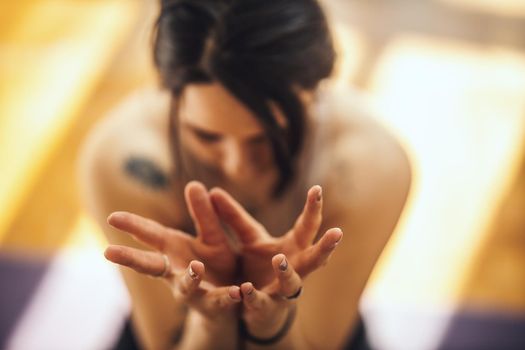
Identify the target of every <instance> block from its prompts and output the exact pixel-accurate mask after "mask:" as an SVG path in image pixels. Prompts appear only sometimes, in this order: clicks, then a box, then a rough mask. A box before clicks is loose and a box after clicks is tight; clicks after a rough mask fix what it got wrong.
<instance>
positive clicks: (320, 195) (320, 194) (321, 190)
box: [317, 186, 323, 202]
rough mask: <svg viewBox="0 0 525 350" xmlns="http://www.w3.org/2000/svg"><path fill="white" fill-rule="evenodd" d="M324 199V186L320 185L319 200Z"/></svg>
mask: <svg viewBox="0 0 525 350" xmlns="http://www.w3.org/2000/svg"><path fill="white" fill-rule="evenodd" d="M321 199H323V188H322V187H321V186H319V192H318V193H317V201H318V202H320V201H321Z"/></svg>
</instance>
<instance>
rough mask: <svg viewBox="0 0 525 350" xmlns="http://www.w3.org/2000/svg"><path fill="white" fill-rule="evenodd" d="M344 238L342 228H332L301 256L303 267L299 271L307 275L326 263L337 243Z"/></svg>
mask: <svg viewBox="0 0 525 350" xmlns="http://www.w3.org/2000/svg"><path fill="white" fill-rule="evenodd" d="M342 239H343V231H341V229H340V228H331V229H329V230H328V231H326V232H325V234H324V235H323V236H322V237H321V238H320V239H319V241H318V242H317V243H315V244H314V245H313V246H311V247H310V248H309V249H307V250H306V251H305V252H304V253H303V254H302V258H301V264H299V265H300V266H301V268H298V269H297V272H298V273H299V275H300V276H301V277H303V278H304V277H305V276H306V275H308V274H309V273H311V272H312V271H314V270H316V269H317V268H319V267H320V266H322V265H324V264H326V263H327V262H328V259H329V258H330V256H331V255H332V253H333V252H334V250H335V248H336V247H337V245H338V244H339V243H340V242H341V240H342Z"/></svg>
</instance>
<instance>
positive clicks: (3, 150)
mask: <svg viewBox="0 0 525 350" xmlns="http://www.w3.org/2000/svg"><path fill="white" fill-rule="evenodd" d="M325 3H326V5H327V8H328V10H329V13H330V17H331V18H332V19H333V21H334V26H335V27H336V28H337V30H338V33H339V35H338V38H339V39H338V47H339V48H340V51H341V57H342V59H343V60H342V64H341V65H340V69H339V74H340V79H341V81H342V83H344V84H348V83H352V84H354V85H357V86H359V87H361V88H362V89H364V90H365V91H366V92H367V93H368V94H369V95H370V100H371V102H372V103H373V104H374V105H375V108H376V109H377V112H378V116H379V118H380V120H381V121H382V122H383V123H384V124H385V125H386V126H387V127H388V128H390V129H391V130H392V131H393V132H394V133H396V134H397V136H398V137H399V138H400V139H401V140H402V142H403V144H404V145H405V146H406V148H407V151H408V152H409V153H410V155H411V158H412V161H413V167H414V171H415V183H414V188H413V191H412V194H411V199H410V204H409V206H408V207H407V210H406V212H405V215H404V217H403V219H402V221H401V223H400V225H399V227H398V230H397V231H396V234H395V236H394V238H393V239H392V241H391V242H390V244H389V246H388V247H387V249H386V251H385V253H384V254H383V256H382V258H381V261H380V263H379V264H378V267H377V269H376V271H375V273H374V276H373V278H372V280H371V281H370V285H369V288H368V290H367V295H368V296H369V297H370V298H374V299H375V300H377V301H379V302H380V301H385V300H389V301H392V300H394V301H396V300H397V301H403V302H409V303H416V304H418V305H441V304H444V303H460V304H464V303H467V304H473V305H478V306H480V307H487V308H499V309H510V310H512V311H513V312H521V313H523V312H525V214H524V213H525V139H524V135H525V105H524V103H525V43H524V42H523V36H522V35H519V33H523V30H522V29H523V28H524V26H525V24H524V23H525V11H523V7H520V5H519V4H520V3H519V2H512V1H510V0H507V1H502V2H498V3H499V4H500V7H497V6H496V5H494V2H488V1H482V2H477V3H473V2H472V1H468V0H464V1H463V2H462V1H460V0H455V1H453V0H448V1H428V2H424V3H426V4H428V5H422V4H423V2H416V1H408V0H407V1H396V2H395V4H393V3H394V2H388V1H374V2H362V1H356V0H340V1H331V0H326V1H325ZM416 3H417V4H416ZM88 4H89V5H88ZM458 4H459V5H458ZM462 4H463V5H464V6H463V5H462ZM473 4H474V5H473ZM483 4H485V5H483ZM505 4H507V5H508V4H510V5H509V6H515V8H514V10H513V11H506V10H505V7H504V6H505ZM513 4H514V5H513ZM495 6H496V8H495ZM109 9H111V11H113V12H111V14H112V15H111V16H109V17H107V18H106V17H104V16H102V14H104V13H109V12H108V11H109ZM416 9H417V11H419V12H418V13H419V15H418V16H414V15H411V14H413V13H414V12H415V10H416ZM155 11H156V8H155V4H154V2H153V1H147V0H141V1H138V0H137V1H133V2H131V1H129V2H128V1H109V0H108V1H104V2H102V1H100V2H99V1H94V2H75V1H65V0H63V1H58V0H49V1H45V0H43V1H22V2H18V1H17V2H14V1H12V2H3V3H2V5H0V20H1V21H0V23H1V24H0V45H1V46H0V47H1V48H2V53H3V52H8V55H7V56H5V55H0V75H2V77H3V79H2V80H1V81H0V168H1V169H2V173H3V174H2V175H1V178H0V212H1V213H2V214H0V245H1V247H2V249H10V250H11V249H17V250H31V251H34V250H37V251H39V252H48V253H53V252H54V251H56V250H57V249H61V248H63V247H64V246H67V245H71V244H78V242H79V241H80V242H81V241H82V237H80V238H79V235H85V234H86V232H87V234H89V232H90V231H91V230H93V231H96V229H93V226H90V224H89V220H88V219H86V217H85V214H84V213H83V211H82V208H81V206H80V204H79V202H78V194H77V193H78V191H77V185H76V182H75V175H74V172H75V161H76V155H77V152H78V147H79V145H80V143H81V141H82V139H83V137H84V136H85V135H86V133H87V131H88V130H89V128H90V126H91V125H93V123H94V122H95V121H96V120H97V119H99V118H100V117H102V116H103V115H104V112H106V111H107V110H108V109H109V108H110V107H111V106H112V105H113V104H115V103H116V102H117V101H118V100H119V99H120V98H122V97H123V96H125V95H126V94H127V93H129V92H130V91H132V90H133V89H134V88H136V87H138V86H141V85H144V84H149V83H151V82H152V80H153V79H154V75H153V73H152V70H151V66H150V65H149V51H148V45H149V32H148V28H149V27H150V26H151V23H152V20H153V16H154V13H155ZM6 13H10V14H11V15H9V16H7V15H6ZM44 14H47V15H46V16H44ZM73 14H75V15H79V14H82V16H85V17H83V18H84V20H85V21H84V22H82V21H80V20H78V21H77V20H76V21H70V20H67V18H71V16H72V15H73ZM51 15H52V16H51ZM445 19H446V20H445ZM61 21H62V22H61ZM73 22H74V23H73ZM31 23H32V25H33V26H34V25H35V24H38V23H40V24H39V26H37V28H49V30H47V31H43V32H41V31H39V32H38V33H43V34H38V35H36V34H34V33H33V31H34V30H35V29H31V28H34V27H31ZM59 24H60V25H61V26H62V27H60V25H59ZM72 25H73V26H77V27H76V28H77V30H76V31H70V30H65V29H64V28H69V27H70V26H72ZM100 26H105V27H104V30H103V31H93V30H92V29H93V28H95V27H100ZM89 43H92V44H91V46H89V50H88V51H86V50H85V47H86V46H88V44H89ZM6 47H7V48H8V50H4V48H6ZM83 48H84V49H83ZM93 50H95V51H94V52H96V53H97V54H96V55H95V56H93V54H91V55H89V54H87V53H92V52H93ZM86 52H87V53H86ZM56 55H58V56H56ZM35 58H37V60H36V62H35ZM56 59H62V60H63V61H60V62H59V63H57V62H56ZM71 60H73V62H76V63H75V64H71ZM68 62H69V63H70V64H68ZM63 67H69V68H68V69H70V70H67V71H66V70H64V69H63ZM29 73H31V74H29ZM72 76H73V77H75V79H73V80H71V79H70V78H71V77H72ZM4 77H8V79H5V78H4ZM4 82H5V83H4ZM49 84H50V85H49ZM28 91H29V92H30V93H28ZM6 106H7V107H6ZM27 106H30V107H31V108H29V107H27ZM12 111H18V112H17V113H14V112H12ZM20 115H22V116H23V117H22V118H21V117H20ZM35 130H36V131H35ZM18 135H23V137H18ZM6 169H8V170H6ZM79 227H80V229H79ZM86 227H88V229H87V230H86Z"/></svg>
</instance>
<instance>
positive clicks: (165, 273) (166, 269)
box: [158, 254, 171, 277]
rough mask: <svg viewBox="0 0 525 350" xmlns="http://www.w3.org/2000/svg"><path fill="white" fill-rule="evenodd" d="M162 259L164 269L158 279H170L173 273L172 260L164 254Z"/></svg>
mask: <svg viewBox="0 0 525 350" xmlns="http://www.w3.org/2000/svg"><path fill="white" fill-rule="evenodd" d="M162 259H163V260H164V269H163V270H162V272H161V273H159V275H158V277H168V276H169V275H170V273H171V263H170V259H169V258H168V256H167V255H166V254H162Z"/></svg>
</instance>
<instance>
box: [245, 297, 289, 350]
mask: <svg viewBox="0 0 525 350" xmlns="http://www.w3.org/2000/svg"><path fill="white" fill-rule="evenodd" d="M283 309H284V310H285V312H284V313H281V315H279V317H274V318H272V321H266V322H252V323H248V322H246V321H245V320H242V319H241V320H239V334H240V335H241V337H243V338H244V339H246V340H247V341H249V342H251V343H254V344H258V345H271V344H275V343H277V342H279V341H280V340H281V339H283V338H284V337H285V336H286V335H287V334H288V332H289V331H290V329H291V328H292V325H293V322H294V320H295V314H296V305H295V304H291V305H290V306H289V307H288V308H283Z"/></svg>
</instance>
